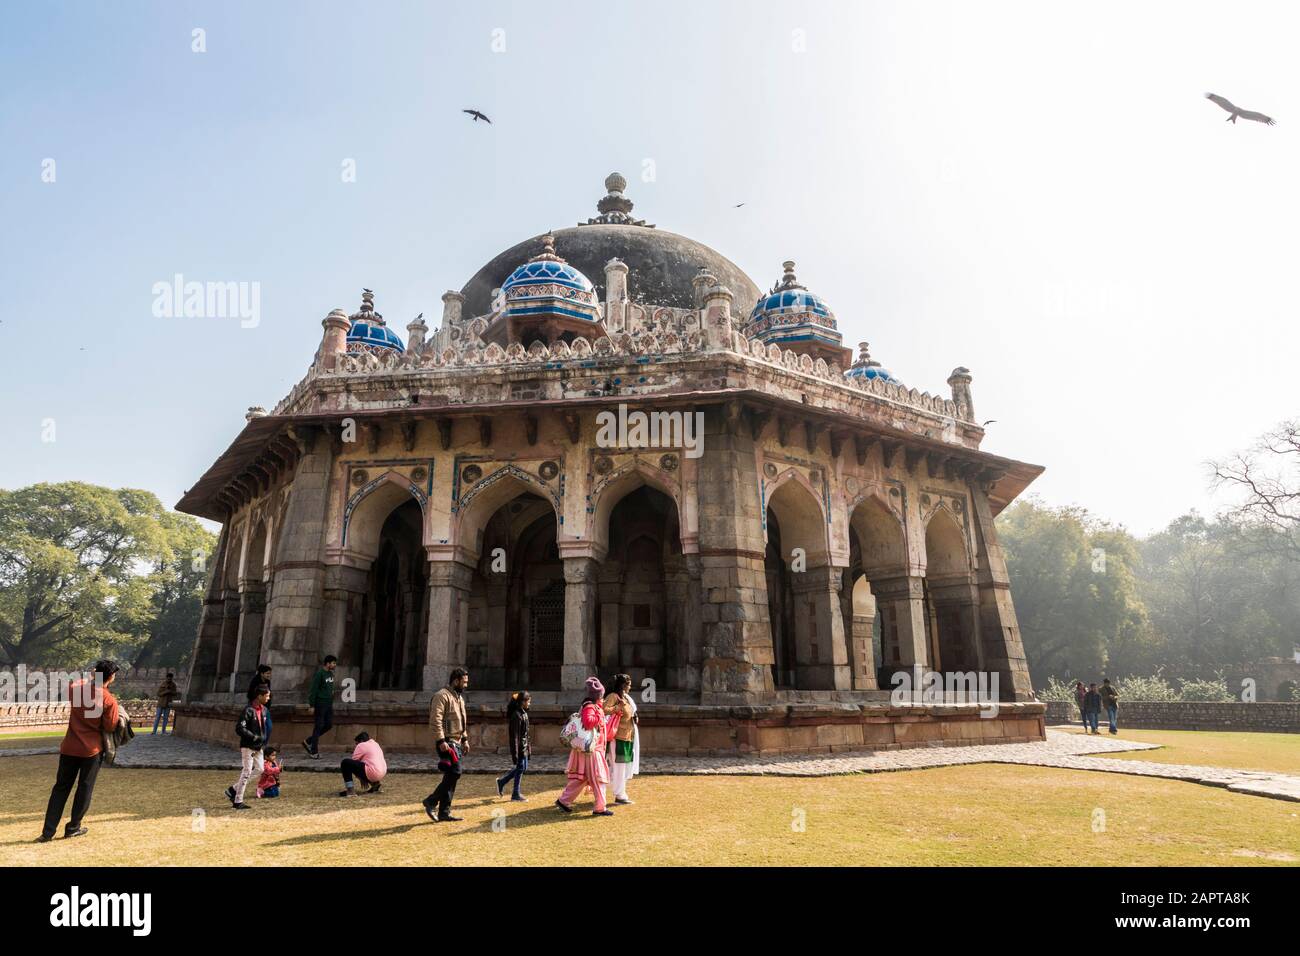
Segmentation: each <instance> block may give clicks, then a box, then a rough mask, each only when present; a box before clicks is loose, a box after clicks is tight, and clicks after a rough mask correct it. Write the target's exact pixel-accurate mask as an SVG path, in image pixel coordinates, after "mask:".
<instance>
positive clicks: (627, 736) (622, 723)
mask: <svg viewBox="0 0 1300 956" xmlns="http://www.w3.org/2000/svg"><path fill="white" fill-rule="evenodd" d="M603 709H604V711H605V713H606V714H607V715H608V717H609V738H610V739H609V750H608V752H607V753H606V755H605V756H606V761H607V763H608V764H609V789H610V792H611V793H613V794H614V802H615V803H622V804H629V803H631V802H632V798H631V797H629V796H628V795H627V783H628V781H629V780H631V779H632V778H633V777H634V776H636V774H637V773H638V772H639V771H640V769H641V745H640V741H639V740H638V739H637V716H636V701H634V700H633V699H632V677H631V675H629V674H615V675H614V677H613V679H612V680H611V681H610V686H609V692H608V693H606V694H605V703H604V705H603Z"/></svg>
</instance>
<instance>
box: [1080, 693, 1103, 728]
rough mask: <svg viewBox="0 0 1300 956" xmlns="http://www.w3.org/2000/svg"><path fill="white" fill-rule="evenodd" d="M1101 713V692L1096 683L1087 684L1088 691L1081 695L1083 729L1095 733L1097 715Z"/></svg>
mask: <svg viewBox="0 0 1300 956" xmlns="http://www.w3.org/2000/svg"><path fill="white" fill-rule="evenodd" d="M1100 714H1101V694H1099V693H1097V685H1096V684H1089V685H1088V693H1086V694H1084V695H1083V729H1084V730H1085V731H1087V732H1088V733H1090V734H1095V733H1097V717H1098V716H1099V715H1100Z"/></svg>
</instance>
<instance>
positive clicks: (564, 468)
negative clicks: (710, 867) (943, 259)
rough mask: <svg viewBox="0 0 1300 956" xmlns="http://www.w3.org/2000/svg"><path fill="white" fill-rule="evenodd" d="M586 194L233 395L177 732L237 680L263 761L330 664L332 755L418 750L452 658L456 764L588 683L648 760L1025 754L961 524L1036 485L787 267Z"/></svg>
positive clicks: (1027, 724) (222, 722) (212, 728)
mask: <svg viewBox="0 0 1300 956" xmlns="http://www.w3.org/2000/svg"><path fill="white" fill-rule="evenodd" d="M605 186H606V190H607V195H605V196H604V197H603V198H602V199H601V200H600V202H599V204H598V212H599V215H597V216H596V217H595V218H592V219H589V220H587V221H586V222H584V223H581V224H579V225H577V226H574V227H571V228H567V229H560V230H557V231H555V232H554V233H551V234H547V235H544V236H538V237H534V238H531V239H527V240H525V241H523V242H521V243H519V244H517V245H515V246H513V247H511V248H510V249H507V250H506V251H505V252H503V253H501V254H500V255H498V256H497V257H496V258H494V259H493V260H492V261H491V262H489V263H488V264H487V265H485V266H484V267H483V268H482V269H480V270H479V271H478V273H476V274H475V275H474V276H473V277H472V278H471V279H470V280H469V281H468V282H467V283H466V284H465V285H464V287H463V288H462V289H461V291H459V292H447V293H446V294H444V295H443V297H442V300H443V315H442V321H441V325H440V327H439V328H438V329H437V331H435V332H433V333H432V334H430V333H429V331H428V328H427V327H426V325H425V323H424V321H423V319H422V318H421V317H419V316H417V317H416V318H415V319H414V320H413V321H411V322H410V323H409V324H407V326H406V329H405V331H406V338H405V341H403V339H402V337H401V336H399V335H398V334H397V333H396V332H395V331H394V329H393V328H392V326H390V325H389V324H388V322H386V321H385V319H384V317H383V316H382V315H381V314H380V313H379V312H378V311H376V301H375V296H374V294H373V293H371V292H370V291H369V290H365V291H364V293H363V294H362V299H361V305H360V307H359V308H358V309H357V310H356V311H355V312H353V313H352V314H351V315H349V314H348V313H346V312H345V311H343V310H341V309H336V310H334V311H333V312H330V313H329V315H327V316H326V317H325V319H324V321H323V322H322V325H323V326H324V334H323V336H322V338H321V339H320V345H319V348H318V349H317V350H316V355H315V358H314V360H313V361H312V364H311V366H310V368H309V369H308V371H307V374H306V377H305V378H303V379H302V381H301V382H299V383H298V384H297V385H296V386H294V388H293V389H292V391H291V392H290V393H289V395H288V396H286V397H285V398H284V400H283V401H281V402H280V403H279V404H278V405H277V406H275V408H274V409H273V410H272V411H271V412H269V413H267V412H265V411H264V410H262V409H261V408H254V409H250V411H249V414H248V416H247V422H246V424H245V426H244V429H243V431H242V432H241V433H240V434H239V435H238V437H236V438H235V440H234V442H233V443H232V444H231V445H230V447H229V448H228V449H227V450H226V452H225V453H224V454H223V455H222V456H221V457H220V458H219V459H218V460H217V461H216V463H215V464H213V465H212V467H211V468H210V469H209V470H208V471H207V473H206V474H205V475H203V477H202V478H201V479H200V480H199V481H198V483H197V484H196V485H195V486H194V487H193V488H191V489H190V490H189V491H188V492H186V494H185V496H184V498H183V499H182V500H181V501H180V503H179V505H178V506H177V507H178V508H179V509H180V510H181V511H184V512H187V513H189V514H194V515H199V516H202V517H205V518H210V519H213V520H215V521H219V522H221V524H222V530H221V535H220V543H219V545H218V550H217V553H216V557H215V568H214V569H213V575H212V578H211V583H210V586H209V589H208V592H207V597H206V602H205V605H204V610H203V616H202V622H201V624H200V627H199V634H198V639H197V643H196V646H195V652H194V655H193V664H192V672H191V675H190V696H189V699H188V702H187V704H186V705H185V706H183V707H182V708H181V710H180V713H179V720H178V727H179V732H180V733H182V734H187V735H190V736H195V737H211V738H213V739H219V740H225V739H226V738H227V737H228V736H229V734H228V730H229V725H228V721H229V720H230V719H231V716H232V714H233V711H234V707H235V704H236V701H237V699H239V698H240V697H242V692H243V690H244V688H245V687H246V686H247V684H248V682H249V679H250V678H251V676H252V674H253V672H254V669H255V667H256V665H257V664H258V663H259V662H266V663H268V664H271V665H272V666H273V667H274V668H275V680H274V688H275V699H274V705H275V707H276V711H275V713H276V725H277V727H281V728H282V731H279V732H277V736H278V737H280V739H281V742H284V741H292V740H293V739H295V738H294V737H293V736H291V735H292V734H295V733H298V732H299V730H303V731H304V733H305V727H306V726H308V725H309V723H310V717H309V716H308V715H307V711H306V708H305V707H303V706H301V705H302V703H303V699H304V695H305V690H306V687H307V684H308V682H309V680H310V679H311V676H312V674H313V672H314V669H315V668H316V666H317V665H318V663H319V661H320V659H321V658H322V656H323V655H325V654H333V655H335V656H337V657H338V658H339V661H340V664H339V677H340V679H341V681H340V683H342V679H350V680H351V681H352V682H353V683H351V684H349V686H351V687H354V688H355V700H349V701H347V702H345V703H341V704H339V705H337V706H336V718H335V719H336V721H337V722H338V723H339V725H340V730H338V731H336V732H335V734H334V735H333V738H332V739H333V742H334V743H335V744H336V745H339V746H342V745H343V744H344V743H348V742H350V741H351V737H352V735H353V733H355V731H356V730H358V729H363V728H364V729H367V730H369V731H370V732H371V733H372V734H374V735H375V736H376V737H378V738H379V739H381V740H383V741H384V742H385V744H386V745H387V746H389V747H394V748H423V749H427V748H428V747H429V746H430V743H431V742H430V741H429V739H428V733H427V730H426V727H425V723H426V712H427V702H428V700H429V697H430V695H431V694H432V693H433V691H435V690H436V689H437V688H438V687H440V686H441V685H442V684H443V683H444V682H445V681H446V678H447V674H448V672H449V671H450V670H451V668H453V667H455V666H457V665H465V666H467V667H468V668H469V669H470V671H471V684H472V690H471V693H470V705H471V722H472V723H473V724H474V726H475V731H474V733H475V736H476V738H477V740H478V743H479V745H480V747H487V748H488V749H493V748H496V747H499V746H503V745H504V730H503V723H502V717H501V709H502V704H503V703H504V700H505V698H506V691H508V690H514V689H518V688H523V687H526V688H528V689H530V690H531V691H532V693H533V695H534V700H535V705H534V718H535V725H536V726H538V733H537V737H538V742H539V744H540V745H543V746H544V745H546V744H549V743H552V740H551V738H552V736H553V735H552V734H551V733H550V732H549V729H548V727H549V726H550V724H557V725H558V723H559V722H560V721H561V720H562V719H563V717H565V716H566V715H567V714H568V713H569V712H570V711H571V710H573V709H574V708H575V706H576V704H577V702H578V696H579V695H578V693H577V691H578V689H579V688H580V687H581V686H582V682H583V680H584V679H585V678H586V677H587V676H588V675H589V674H593V673H597V674H599V675H600V676H601V677H602V679H608V677H609V676H610V675H611V674H613V673H615V672H619V671H623V672H627V673H629V674H631V675H632V677H633V679H634V681H636V683H637V686H638V687H644V688H645V691H644V692H643V696H644V697H645V698H646V699H645V700H644V701H643V703H642V715H643V720H642V731H643V734H644V739H645V746H646V748H647V749H648V750H651V749H653V750H656V751H659V752H679V753H680V752H706V751H712V752H717V751H729V752H777V751H817V750H823V751H824V750H828V749H847V748H853V747H894V746H912V745H916V744H923V743H935V742H954V743H956V742H984V741H989V740H1015V741H1020V740H1025V739H1037V738H1039V737H1041V736H1042V734H1043V707H1042V705H1041V704H1039V703H1037V702H1036V701H1034V700H1033V695H1032V691H1031V688H1030V683H1029V674H1028V672H1027V670H1026V666H1025V658H1024V651H1023V649H1022V646H1021V641H1020V634H1019V631H1018V629H1017V626H1016V615H1015V610H1014V608H1013V606H1012V601H1011V592H1010V590H1009V587H1008V581H1007V572H1006V566H1005V562H1004V560H1003V556H1002V552H1001V550H1000V549H999V547H998V542H997V534H996V532H995V530H994V524H993V519H994V517H995V516H996V515H997V513H998V512H999V511H1000V510H1001V509H1002V508H1004V507H1006V505H1007V504H1008V503H1009V502H1010V501H1012V500H1013V499H1014V498H1015V497H1016V496H1017V495H1019V494H1020V493H1021V491H1022V490H1023V489H1024V488H1025V487H1026V486H1027V485H1028V484H1029V483H1030V482H1031V481H1032V480H1033V479H1034V478H1035V477H1036V476H1037V475H1038V474H1039V473H1040V472H1041V471H1042V469H1041V468H1040V467H1038V466H1036V465H1030V464H1025V463H1023V462H1018V461H1013V460H1010V459H1007V458H1001V457H998V456H996V455H992V454H989V453H988V452H985V451H982V450H981V448H980V445H981V442H982V440H983V438H984V432H983V430H982V429H981V428H980V426H979V424H978V422H977V420H976V417H975V409H974V405H973V401H972V397H971V375H970V373H969V372H968V371H967V370H966V369H964V368H957V369H956V370H954V371H953V373H952V375H951V376H950V377H949V378H948V385H949V387H950V389H951V393H950V394H949V395H946V396H942V395H930V394H927V393H924V392H919V391H917V390H916V389H915V388H909V387H908V386H907V385H906V384H904V383H903V382H902V381H900V380H899V379H898V378H897V377H896V376H895V375H894V374H892V373H891V372H890V371H888V370H887V369H885V368H884V367H883V366H882V365H881V364H880V363H879V362H877V361H875V360H874V359H872V357H871V356H870V354H869V352H868V350H867V346H866V345H865V344H863V345H862V346H861V351H860V353H859V354H858V355H857V356H856V357H854V355H853V353H852V352H851V351H850V350H849V349H846V348H844V347H843V345H842V344H841V341H840V333H839V331H838V328H837V323H836V318H835V314H834V313H833V312H832V310H831V308H830V307H829V305H828V304H827V303H826V302H825V301H823V300H822V299H821V298H820V297H818V296H817V295H816V294H815V293H813V292H812V291H810V290H809V289H807V288H806V287H805V286H804V285H803V284H801V283H800V281H799V280H798V278H797V277H796V275H795V271H794V263H792V262H786V263H785V264H784V270H783V274H782V275H781V276H780V278H779V279H778V280H777V282H776V283H775V284H774V285H773V286H772V288H771V289H770V290H769V291H768V292H765V293H764V292H760V290H759V288H758V287H757V286H756V285H755V284H754V283H753V282H752V281H751V279H750V278H749V277H748V276H746V275H745V274H744V273H743V272H741V270H740V269H739V268H738V267H737V266H736V265H734V264H733V263H732V262H730V261H729V260H727V259H726V258H725V257H723V256H722V255H720V254H719V253H717V252H715V251H714V250H712V249H710V248H708V247H707V246H704V245H702V244H700V243H698V242H695V241H693V240H691V239H688V238H685V237H683V236H679V235H675V234H673V233H671V232H666V231H664V230H661V229H657V228H655V227H654V226H652V225H649V224H647V223H645V222H644V221H641V220H638V219H635V218H633V216H632V202H631V201H630V200H629V199H628V198H627V197H626V196H625V195H624V190H625V188H626V182H625V180H624V179H623V177H622V176H619V175H618V174H613V175H611V176H609V177H608V178H607V179H606V181H605ZM900 670H903V671H907V672H909V673H910V674H912V675H918V674H920V673H921V672H922V671H925V670H934V671H941V672H955V671H961V672H980V673H984V674H989V675H996V680H997V681H998V689H999V694H998V696H999V697H1000V699H1001V701H1002V704H1001V706H1000V707H999V708H998V711H997V714H996V716H995V717H991V718H990V717H988V716H987V711H986V716H983V717H981V716H980V714H979V713H978V709H977V707H976V706H975V705H973V704H970V703H955V702H953V700H952V698H949V699H948V700H946V701H944V702H934V701H930V702H920V703H909V704H906V705H904V706H891V703H890V700H889V689H890V687H891V686H892V685H891V683H890V681H889V676H888V675H891V674H893V673H895V672H897V671H900ZM651 691H653V693H651ZM297 723H300V724H302V725H303V726H302V727H295V726H292V725H294V724H297ZM282 734H283V736H282ZM329 739H330V738H327V742H328V741H329Z"/></svg>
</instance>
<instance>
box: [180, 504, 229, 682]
mask: <svg viewBox="0 0 1300 956" xmlns="http://www.w3.org/2000/svg"><path fill="white" fill-rule="evenodd" d="M229 541H230V527H229V525H222V526H221V536H220V537H219V538H218V539H217V549H216V551H215V552H213V555H212V558H211V561H210V565H209V569H208V581H207V587H206V588H205V590H204V599H203V609H202V611H201V612H200V614H199V629H198V634H197V635H196V636H195V639H194V651H193V653H191V655H190V679H189V684H188V687H189V689H190V692H191V693H192V694H193V695H194V696H196V697H197V696H198V695H199V694H203V693H206V692H207V691H209V690H211V689H213V688H214V687H215V686H216V680H217V660H218V656H219V654H220V652H221V631H222V627H223V626H224V624H225V618H226V600H225V597H224V595H223V592H224V588H223V587H222V574H221V569H222V565H223V563H224V562H225V556H226V549H227V547H228V546H229Z"/></svg>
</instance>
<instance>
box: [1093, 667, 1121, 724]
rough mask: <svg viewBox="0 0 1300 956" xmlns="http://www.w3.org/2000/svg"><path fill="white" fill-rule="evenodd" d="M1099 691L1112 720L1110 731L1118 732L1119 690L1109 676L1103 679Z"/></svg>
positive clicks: (1108, 716) (1107, 717)
mask: <svg viewBox="0 0 1300 956" xmlns="http://www.w3.org/2000/svg"><path fill="white" fill-rule="evenodd" d="M1098 693H1100V694H1101V703H1102V706H1104V707H1105V708H1106V719H1107V720H1109V721H1110V732H1111V733H1112V734H1117V733H1119V725H1118V724H1117V720H1118V719H1119V691H1117V690H1116V689H1115V685H1114V684H1112V683H1111V682H1110V678H1109V677H1107V678H1105V679H1103V680H1102V682H1101V690H1100V691H1098Z"/></svg>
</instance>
